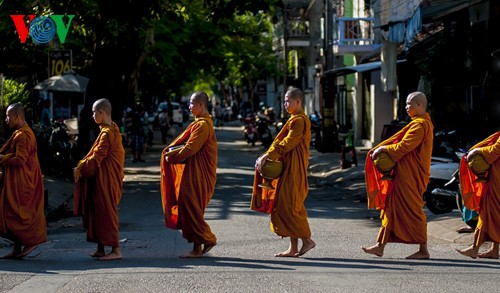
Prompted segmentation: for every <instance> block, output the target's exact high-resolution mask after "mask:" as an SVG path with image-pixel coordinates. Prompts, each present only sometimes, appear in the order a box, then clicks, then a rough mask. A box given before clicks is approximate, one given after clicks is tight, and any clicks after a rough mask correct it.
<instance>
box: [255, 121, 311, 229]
mask: <svg viewBox="0 0 500 293" xmlns="http://www.w3.org/2000/svg"><path fill="white" fill-rule="evenodd" d="M310 142H311V122H310V121H309V118H307V116H306V115H305V114H304V113H301V114H297V115H292V116H291V117H290V119H288V121H287V122H286V124H285V125H284V126H283V128H282V129H281V131H280V132H279V133H278V135H277V136H276V138H275V139H274V141H273V143H272V144H271V146H270V147H269V149H268V151H267V155H268V158H269V159H270V160H275V161H277V160H279V161H282V162H283V173H282V174H281V177H280V178H277V179H275V180H273V181H272V185H273V186H274V187H276V189H275V190H269V189H263V188H261V187H259V186H258V185H259V184H261V183H263V182H264V179H263V178H262V176H261V175H260V173H259V172H258V171H257V170H256V171H255V175H254V183H253V191H252V202H251V208H254V207H258V206H259V202H260V199H261V198H270V199H273V198H274V206H273V207H272V209H271V210H270V214H271V224H270V228H271V231H273V232H274V233H276V234H277V235H279V236H282V237H292V238H311V230H310V228H309V222H308V220H307V210H306V207H305V205H304V201H305V199H306V197H307V193H308V192H309V183H308V179H307V176H308V173H307V169H308V166H309V143H310Z"/></svg>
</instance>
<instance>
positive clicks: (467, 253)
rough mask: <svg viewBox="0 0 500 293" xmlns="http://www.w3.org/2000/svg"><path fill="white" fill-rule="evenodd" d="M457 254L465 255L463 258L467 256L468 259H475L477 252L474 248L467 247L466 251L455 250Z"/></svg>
mask: <svg viewBox="0 0 500 293" xmlns="http://www.w3.org/2000/svg"><path fill="white" fill-rule="evenodd" d="M457 251H458V253H460V254H461V255H465V256H468V257H470V258H477V256H478V255H477V251H475V249H474V248H472V247H469V248H467V249H462V250H460V249H457Z"/></svg>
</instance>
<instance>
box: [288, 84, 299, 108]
mask: <svg viewBox="0 0 500 293" xmlns="http://www.w3.org/2000/svg"><path fill="white" fill-rule="evenodd" d="M285 96H288V97H289V98H292V99H294V100H299V101H300V104H301V105H302V107H303V106H304V93H303V92H302V91H301V90H300V89H299V88H296V87H292V88H290V89H289V90H288V91H287V92H286V94H285Z"/></svg>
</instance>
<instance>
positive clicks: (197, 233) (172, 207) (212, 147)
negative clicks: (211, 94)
mask: <svg viewBox="0 0 500 293" xmlns="http://www.w3.org/2000/svg"><path fill="white" fill-rule="evenodd" d="M181 144H185V146H184V147H183V148H182V149H181V150H180V151H179V152H177V153H176V154H175V155H172V156H170V157H169V160H170V162H169V163H167V162H166V161H165V153H166V152H167V151H168V148H169V147H171V146H176V145H181ZM160 167H161V168H160V169H161V179H160V185H161V197H162V206H163V213H164V215H165V226H166V227H168V228H171V229H181V230H182V236H183V237H184V238H186V239H187V240H188V241H189V242H194V243H198V244H213V243H216V242H217V238H216V237H215V235H214V233H212V230H211V229H210V226H209V225H208V224H207V222H205V219H204V214H205V209H206V207H207V206H208V203H209V202H210V199H211V198H212V196H213V194H214V190H215V181H216V177H217V176H216V170H217V139H216V137H215V132H214V127H213V121H212V116H210V115H209V114H207V115H206V116H203V117H197V118H196V119H195V121H193V122H192V123H191V124H189V126H188V127H187V128H186V130H185V131H184V132H182V133H181V134H180V135H179V136H178V137H177V138H176V139H175V140H174V141H173V142H172V143H171V144H170V145H169V146H167V147H166V148H165V149H164V150H163V153H162V156H161V162H160Z"/></svg>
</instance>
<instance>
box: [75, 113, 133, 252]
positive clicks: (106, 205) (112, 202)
mask: <svg viewBox="0 0 500 293" xmlns="http://www.w3.org/2000/svg"><path fill="white" fill-rule="evenodd" d="M100 129H101V131H100V133H99V136H98V137H97V139H96V140H95V142H94V144H93V145H92V148H91V149H90V151H89V153H88V154H87V155H86V156H85V157H84V158H83V159H82V160H80V162H78V165H77V167H76V169H75V198H74V207H73V213H74V215H75V216H82V224H83V227H84V228H85V229H86V230H87V241H89V242H94V243H98V244H101V245H104V246H112V247H117V246H119V235H118V230H119V222H118V204H119V203H120V200H121V197H122V193H123V177H124V172H123V165H124V163H125V150H124V149H123V144H122V137H121V135H120V129H119V128H118V126H117V125H116V124H115V123H114V122H113V124H112V125H111V126H106V125H101V126H100Z"/></svg>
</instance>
